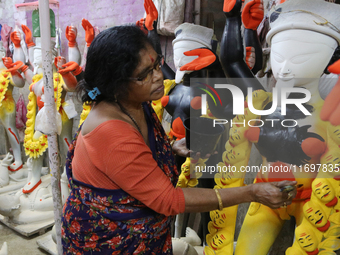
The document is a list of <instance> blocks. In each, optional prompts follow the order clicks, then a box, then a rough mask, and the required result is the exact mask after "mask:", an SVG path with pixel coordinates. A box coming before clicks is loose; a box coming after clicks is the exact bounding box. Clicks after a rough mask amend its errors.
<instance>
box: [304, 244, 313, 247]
mask: <svg viewBox="0 0 340 255" xmlns="http://www.w3.org/2000/svg"><path fill="white" fill-rule="evenodd" d="M312 245H313V243H311V244H308V245H305V246H303V247H305V248H307V247H309V246H312Z"/></svg>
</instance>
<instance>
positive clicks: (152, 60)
mask: <svg viewBox="0 0 340 255" xmlns="http://www.w3.org/2000/svg"><path fill="white" fill-rule="evenodd" d="M149 57H150V59H151V62H152V63H153V62H155V59H154V58H153V57H151V55H149Z"/></svg>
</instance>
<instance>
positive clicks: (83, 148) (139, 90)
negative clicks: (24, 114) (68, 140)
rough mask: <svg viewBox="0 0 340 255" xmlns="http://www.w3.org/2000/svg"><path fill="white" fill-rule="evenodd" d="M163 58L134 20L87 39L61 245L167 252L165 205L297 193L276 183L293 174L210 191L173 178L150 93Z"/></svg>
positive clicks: (72, 250)
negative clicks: (82, 116)
mask: <svg viewBox="0 0 340 255" xmlns="http://www.w3.org/2000/svg"><path fill="white" fill-rule="evenodd" d="M162 61H163V58H162V56H158V55H157V54H156V52H155V50H154V49H153V48H152V46H151V43H150V42H149V41H148V39H147V37H146V36H145V35H144V33H143V32H142V31H141V30H140V29H139V28H138V27H136V26H118V27H113V28H109V29H107V30H105V31H103V32H101V33H100V34H99V35H98V36H97V37H96V38H95V39H94V40H93V42H92V44H91V46H90V48H89V51H88V54H87V64H86V71H85V75H84V82H83V83H81V84H79V88H80V90H82V91H83V92H85V93H84V96H83V98H82V99H83V102H91V103H92V104H93V107H92V110H91V112H90V113H89V115H88V117H87V119H86V120H85V122H84V123H83V125H82V127H81V128H80V130H79V131H78V133H77V134H76V138H75V140H74V142H73V144H72V145H71V147H70V151H69V154H68V160H67V174H68V178H69V182H70V186H71V194H70V196H69V197H68V199H67V201H66V203H65V206H64V212H63V219H62V238H63V241H62V242H63V247H64V254H77V253H78V252H80V253H81V254H84V253H87V252H88V253H89V254H138V253H143V254H172V248H171V236H170V223H171V219H172V217H171V216H172V215H176V214H178V213H183V212H207V211H211V210H216V209H222V207H227V206H232V205H235V204H238V203H243V202H251V201H257V202H261V203H263V204H265V205H268V206H269V207H271V208H278V207H280V206H283V205H288V204H290V203H291V199H292V198H293V197H294V196H295V193H296V190H294V191H292V193H290V194H287V193H286V192H280V188H282V187H283V186H286V185H295V184H296V182H289V181H283V182H280V183H260V184H253V185H249V186H246V187H239V188H230V189H227V190H220V191H219V192H218V191H217V193H215V191H214V190H212V189H201V188H197V189H186V188H183V189H181V188H175V185H176V181H177V178H178V174H179V173H178V170H177V168H176V166H175V162H174V157H173V152H172V148H171V146H170V142H169V140H168V138H167V136H166V134H165V133H164V131H163V129H162V126H161V124H160V123H159V120H158V118H157V116H156V114H155V113H154V111H153V110H152V108H151V106H150V103H149V102H150V101H152V100H157V99H159V98H161V97H162V96H163V74H162V72H161V69H160V67H161V65H162ZM184 144H185V142H184V140H181V141H177V142H175V143H174V146H173V151H174V152H175V153H178V154H180V155H183V156H187V155H188V153H189V151H188V150H187V149H186V148H185V146H184ZM288 198H289V199H288Z"/></svg>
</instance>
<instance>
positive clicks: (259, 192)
mask: <svg viewBox="0 0 340 255" xmlns="http://www.w3.org/2000/svg"><path fill="white" fill-rule="evenodd" d="M296 184H297V182H296V181H281V182H261V183H255V184H252V185H253V186H252V193H253V201H255V202H258V203H261V204H264V205H266V206H268V207H270V208H272V209H277V208H280V207H286V206H287V205H290V204H291V203H292V200H293V198H294V197H295V196H296V187H295V185H296ZM286 186H293V190H291V191H288V192H287V191H285V190H284V187H286ZM281 190H283V191H281Z"/></svg>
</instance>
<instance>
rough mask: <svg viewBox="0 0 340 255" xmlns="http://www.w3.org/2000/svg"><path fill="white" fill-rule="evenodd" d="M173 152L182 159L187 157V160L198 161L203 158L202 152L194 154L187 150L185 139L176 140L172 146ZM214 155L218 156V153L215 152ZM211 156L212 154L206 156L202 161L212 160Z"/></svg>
mask: <svg viewBox="0 0 340 255" xmlns="http://www.w3.org/2000/svg"><path fill="white" fill-rule="evenodd" d="M172 150H173V152H174V153H175V154H177V155H178V156H181V157H185V158H186V157H191V158H193V159H194V160H198V159H199V158H202V157H201V153H200V152H194V151H192V150H189V149H188V148H187V146H186V140H185V138H182V139H180V140H176V141H175V142H174V144H173V146H172ZM213 154H217V151H215V152H214V153H213ZM210 156H211V154H206V155H205V156H204V157H203V158H202V159H208V158H210Z"/></svg>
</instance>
